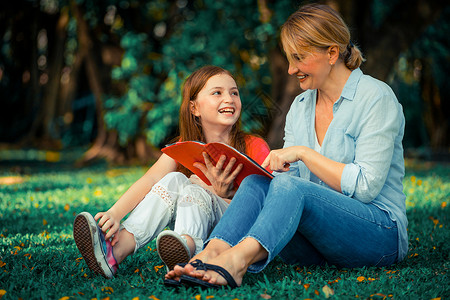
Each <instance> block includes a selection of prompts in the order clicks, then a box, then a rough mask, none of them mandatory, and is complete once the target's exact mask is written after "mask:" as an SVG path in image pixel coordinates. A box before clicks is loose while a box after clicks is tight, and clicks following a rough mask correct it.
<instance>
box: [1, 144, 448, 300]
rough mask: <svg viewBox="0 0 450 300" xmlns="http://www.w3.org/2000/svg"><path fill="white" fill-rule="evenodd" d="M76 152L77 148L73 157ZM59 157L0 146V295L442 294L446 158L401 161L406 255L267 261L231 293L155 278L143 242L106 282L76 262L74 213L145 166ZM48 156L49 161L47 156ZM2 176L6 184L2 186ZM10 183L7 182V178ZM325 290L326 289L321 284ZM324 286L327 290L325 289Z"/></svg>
mask: <svg viewBox="0 0 450 300" xmlns="http://www.w3.org/2000/svg"><path fill="white" fill-rule="evenodd" d="M81 153H82V152H80V153H78V154H81ZM57 157H59V158H61V160H59V161H58V160H57V159H54V158H55V156H53V159H49V158H52V156H50V155H49V153H45V152H43V151H33V150H28V151H25V150H22V151H9V152H5V151H2V152H0V159H1V160H0V162H1V165H0V181H1V183H0V199H1V201H0V237H1V238H0V296H1V295H2V294H1V293H2V291H3V292H4V293H5V295H4V296H3V298H2V299H18V298H22V299H61V298H63V297H71V298H72V297H73V298H82V299H92V298H97V299H103V298H105V297H111V299H133V298H135V297H139V299H148V298H150V299H151V298H152V297H151V296H152V295H153V296H154V297H156V298H158V299H194V298H195V297H198V298H200V299H206V298H207V296H214V299H234V298H237V299H264V298H268V297H269V296H270V297H272V299H306V298H310V299H323V298H326V297H327V296H329V297H331V299H334V298H336V299H432V298H437V297H441V298H442V299H446V298H447V297H449V296H450V287H449V285H448V281H449V276H448V268H449V267H450V265H449V262H450V260H449V259H450V257H449V253H450V248H449V247H450V245H449V243H448V238H449V230H450V229H449V214H448V209H449V207H448V199H450V177H449V174H450V172H449V168H450V166H448V165H435V164H431V163H424V162H420V161H411V160H407V162H406V163H407V173H406V176H405V179H404V192H405V194H406V196H407V199H406V205H407V214H408V219H409V226H408V234H409V252H408V255H407V258H406V259H405V260H404V261H403V262H401V263H399V264H396V265H393V266H390V267H385V268H356V269H337V268H335V267H333V266H326V267H308V268H299V267H296V266H289V265H285V264H284V263H282V262H281V261H280V260H279V259H276V260H275V261H273V262H272V263H270V264H269V266H268V267H267V268H266V269H265V270H264V271H263V272H261V273H259V274H247V275H246V276H245V277H244V281H243V284H242V286H241V287H240V288H237V289H235V290H228V289H221V290H218V291H213V290H207V291H200V290H198V289H195V288H188V289H186V288H181V289H180V290H179V291H178V292H177V291H175V290H173V289H171V288H166V287H164V285H163V277H164V273H165V271H164V268H161V266H162V262H161V260H160V259H159V257H158V255H157V253H156V252H155V242H154V241H153V242H151V243H150V244H148V245H146V246H145V247H143V248H142V249H139V250H138V251H137V253H136V254H135V255H133V256H131V257H129V258H127V259H126V260H125V261H124V262H123V263H122V264H121V265H120V268H119V271H118V273H117V276H116V277H115V278H113V279H111V280H107V279H104V278H103V277H100V276H95V275H94V274H93V273H92V272H91V271H90V270H89V269H88V268H87V266H86V263H85V262H84V261H83V260H82V259H80V254H79V252H78V250H77V248H76V246H75V243H74V241H73V235H72V224H73V220H74V218H75V216H76V214H78V213H79V212H82V211H89V212H91V213H93V214H95V213H96V212H98V211H104V210H106V209H108V208H109V207H110V206H111V205H112V204H113V203H114V202H115V201H116V200H117V199H118V197H120V195H122V194H123V193H124V192H125V191H126V189H127V188H128V187H129V186H130V185H131V184H132V183H133V182H135V181H136V180H137V179H138V178H139V177H140V176H142V175H143V174H144V173H145V169H146V168H141V167H136V166H135V167H121V168H111V167H108V166H107V165H104V164H98V165H93V166H91V167H89V168H84V169H78V170H74V168H73V165H72V164H71V162H72V161H73V160H74V159H75V158H76V157H77V153H62V154H61V155H60V156H57ZM49 161H56V162H52V163H50V162H49ZM6 182H9V183H10V184H5V183H6ZM12 182H16V183H15V184H13V183H12ZM327 287H328V288H327ZM330 290H332V292H333V293H334V295H331V294H330Z"/></svg>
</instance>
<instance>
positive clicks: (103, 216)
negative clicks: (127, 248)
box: [94, 211, 120, 246]
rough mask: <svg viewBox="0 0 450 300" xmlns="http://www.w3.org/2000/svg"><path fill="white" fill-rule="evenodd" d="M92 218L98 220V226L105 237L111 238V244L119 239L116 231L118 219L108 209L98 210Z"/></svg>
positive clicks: (118, 224) (118, 225)
mask: <svg viewBox="0 0 450 300" xmlns="http://www.w3.org/2000/svg"><path fill="white" fill-rule="evenodd" d="M94 219H95V221H97V222H98V226H100V228H101V229H102V231H103V233H104V234H105V239H106V240H108V239H110V238H111V237H112V238H113V239H112V241H111V245H112V246H114V245H115V244H116V243H117V242H118V241H119V235H118V234H116V233H117V231H118V230H119V227H120V219H117V218H115V217H114V215H113V214H112V213H111V212H110V211H107V212H99V213H97V214H96V215H95V217H94Z"/></svg>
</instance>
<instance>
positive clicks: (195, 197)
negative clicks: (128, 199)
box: [121, 172, 228, 254]
mask: <svg viewBox="0 0 450 300" xmlns="http://www.w3.org/2000/svg"><path fill="white" fill-rule="evenodd" d="M227 207H228V203H227V202H226V201H225V200H223V199H222V198H220V197H219V196H217V195H215V194H214V193H212V192H210V191H209V190H206V189H204V188H202V187H201V186H199V185H198V184H193V183H191V182H190V181H189V179H188V178H187V177H186V176H185V175H184V174H182V173H179V172H172V173H169V174H167V175H166V176H164V177H163V178H162V179H161V180H160V181H159V182H158V183H156V184H155V185H154V186H153V187H152V189H151V191H150V192H149V193H148V194H147V195H146V196H145V197H144V199H143V200H142V201H141V202H140V203H139V204H138V205H137V206H136V207H135V209H134V210H133V211H132V212H131V213H130V215H129V216H128V218H127V219H126V220H125V221H124V222H123V223H122V225H121V229H123V228H125V229H126V230H127V231H128V232H130V233H132V234H133V235H134V239H135V241H136V247H135V249H134V252H136V251H137V250H138V249H139V248H141V247H143V246H144V245H146V244H147V243H148V242H150V241H151V240H153V239H154V238H156V236H158V234H159V233H160V232H161V231H163V230H164V228H165V227H167V226H169V225H174V231H175V232H177V233H178V234H180V235H181V234H187V235H189V236H190V237H192V239H193V240H194V242H195V253H194V254H196V253H198V252H200V251H201V250H202V249H203V241H204V240H205V239H206V238H207V237H208V236H209V234H210V233H211V231H212V229H213V228H214V226H216V224H217V223H218V222H219V220H220V218H221V217H222V215H223V213H224V212H225V210H226V209H227ZM171 227H172V226H171Z"/></svg>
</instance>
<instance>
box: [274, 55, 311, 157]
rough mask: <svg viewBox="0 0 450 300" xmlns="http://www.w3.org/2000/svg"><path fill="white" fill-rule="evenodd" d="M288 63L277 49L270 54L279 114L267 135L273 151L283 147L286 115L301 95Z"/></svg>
mask: <svg viewBox="0 0 450 300" xmlns="http://www.w3.org/2000/svg"><path fill="white" fill-rule="evenodd" d="M288 67H289V65H288V62H287V59H286V57H285V56H284V54H283V53H282V52H281V50H280V49H279V48H278V47H277V48H275V49H273V50H272V52H271V53H270V69H271V73H272V101H273V105H274V106H275V107H276V109H275V110H274V111H275V112H277V114H276V115H275V116H274V118H273V120H272V122H271V124H270V127H269V128H270V129H269V132H268V134H267V143H268V144H269V146H270V148H271V149H277V148H282V147H283V137H284V125H285V119H286V114H287V112H288V111H289V108H290V106H291V104H292V101H294V98H295V96H297V95H298V94H300V93H301V91H302V90H301V89H300V86H299V83H298V81H297V78H295V76H291V75H289V74H288V72H287V70H288Z"/></svg>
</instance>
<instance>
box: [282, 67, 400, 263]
mask: <svg viewBox="0 0 450 300" xmlns="http://www.w3.org/2000/svg"><path fill="white" fill-rule="evenodd" d="M316 96H317V90H307V91H305V92H303V93H302V94H300V95H298V96H297V97H296V98H295V100H294V102H293V103H292V105H291V108H290V110H289V112H288V114H287V117H286V126H285V137H284V147H285V148H286V147H290V146H297V145H302V146H306V147H309V148H312V149H314V141H315V134H316V133H315V129H314V128H315V127H314V124H315V107H316V105H315V104H316ZM404 126H405V118H404V116H403V109H402V106H401V105H400V103H399V102H398V101H397V98H396V96H395V94H394V93H393V91H392V89H391V88H390V87H389V86H388V85H387V84H386V83H384V82H382V81H379V80H377V79H374V78H373V77H370V76H368V75H364V74H363V73H362V71H361V70H360V69H356V70H354V71H352V73H351V75H350V77H349V79H348V80H347V83H346V84H345V86H344V89H343V90H342V94H341V96H340V98H339V99H338V100H337V101H336V102H335V103H334V105H333V120H332V122H331V124H330V126H329V127H328V130H327V133H326V135H325V137H324V139H323V142H322V148H321V150H320V153H321V154H322V155H324V156H326V157H328V158H330V159H332V160H334V161H337V162H341V163H344V164H346V165H345V167H344V171H343V173H342V179H341V190H342V193H343V194H344V195H347V196H349V197H353V198H355V199H357V200H359V201H362V202H364V203H373V204H374V205H376V206H377V207H379V208H380V209H382V210H385V211H387V212H388V213H389V215H390V217H391V219H392V220H394V221H396V222H397V226H398V232H399V233H398V234H399V236H398V239H399V243H398V249H399V253H398V260H399V261H400V260H401V259H403V257H404V256H405V255H406V253H407V250H408V235H407V231H406V228H407V225H408V220H407V218H406V208H405V198H406V197H405V195H404V193H403V183H402V181H403V177H404V174H405V167H404V166H405V164H404V160H403V146H402V139H403V133H404ZM289 173H290V175H293V176H300V177H302V178H304V179H307V180H310V178H311V172H310V171H309V169H308V168H307V167H306V165H305V164H304V163H303V162H301V161H299V162H296V163H292V164H291V166H290V171H289ZM319 184H321V185H324V186H327V185H326V184H325V183H324V182H322V181H320V180H319Z"/></svg>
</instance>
